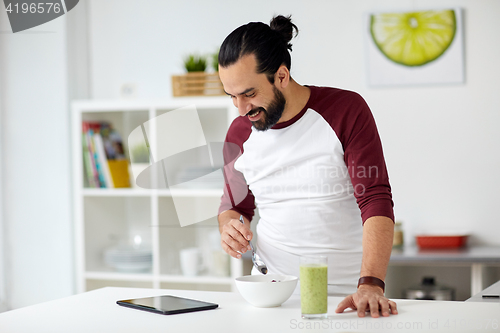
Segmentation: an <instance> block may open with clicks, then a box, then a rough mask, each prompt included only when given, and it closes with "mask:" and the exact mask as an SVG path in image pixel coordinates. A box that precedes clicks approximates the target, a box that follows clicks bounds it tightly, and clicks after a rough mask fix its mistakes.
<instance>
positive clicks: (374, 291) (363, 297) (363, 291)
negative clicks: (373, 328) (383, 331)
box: [335, 284, 398, 318]
mask: <svg viewBox="0 0 500 333" xmlns="http://www.w3.org/2000/svg"><path fill="white" fill-rule="evenodd" d="M347 308H351V309H353V310H357V311H358V317H364V316H365V312H367V311H369V312H370V314H371V316H372V317H373V318H378V317H379V312H381V313H382V316H384V317H388V316H389V313H392V314H398V309H397V306H396V303H395V302H393V301H391V300H389V299H387V298H386V297H385V296H384V292H383V291H382V288H380V287H378V286H372V285H366V284H363V285H361V286H359V288H358V290H357V291H356V292H355V293H354V294H352V295H349V296H347V297H346V298H344V299H343V300H342V302H340V303H339V305H338V306H337V309H335V312H336V313H341V312H344V310H345V309H347Z"/></svg>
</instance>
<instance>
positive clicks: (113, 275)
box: [85, 272, 154, 282]
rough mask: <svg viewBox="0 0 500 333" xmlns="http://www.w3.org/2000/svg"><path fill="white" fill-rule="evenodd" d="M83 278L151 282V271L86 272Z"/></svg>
mask: <svg viewBox="0 0 500 333" xmlns="http://www.w3.org/2000/svg"><path fill="white" fill-rule="evenodd" d="M85 278H87V279H91V280H108V281H142V282H153V280H154V278H153V275H152V274H151V273H122V272H86V273H85Z"/></svg>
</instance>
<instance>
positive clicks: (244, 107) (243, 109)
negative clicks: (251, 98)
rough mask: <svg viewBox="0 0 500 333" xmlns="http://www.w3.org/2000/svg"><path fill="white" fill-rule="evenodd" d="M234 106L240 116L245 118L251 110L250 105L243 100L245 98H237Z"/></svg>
mask: <svg viewBox="0 0 500 333" xmlns="http://www.w3.org/2000/svg"><path fill="white" fill-rule="evenodd" d="M236 104H237V105H236V107H237V108H238V112H239V113H240V116H245V115H246V114H247V113H248V112H249V111H250V110H252V103H249V102H248V101H247V100H245V98H239V99H238V100H237V102H236Z"/></svg>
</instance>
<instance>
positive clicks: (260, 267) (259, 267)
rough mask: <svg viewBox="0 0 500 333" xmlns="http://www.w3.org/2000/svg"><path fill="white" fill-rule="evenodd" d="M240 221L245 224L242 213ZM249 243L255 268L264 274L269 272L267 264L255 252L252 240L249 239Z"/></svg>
mask: <svg viewBox="0 0 500 333" xmlns="http://www.w3.org/2000/svg"><path fill="white" fill-rule="evenodd" d="M240 222H241V223H243V224H245V221H243V215H240ZM248 244H250V247H251V248H252V262H253V265H254V266H255V268H257V270H258V271H259V272H261V273H262V274H264V275H265V274H267V266H266V264H265V263H264V262H263V261H262V259H260V257H259V255H258V254H257V253H255V249H254V247H253V245H252V242H251V241H248Z"/></svg>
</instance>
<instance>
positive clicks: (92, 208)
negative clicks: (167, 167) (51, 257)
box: [71, 96, 243, 292]
mask: <svg viewBox="0 0 500 333" xmlns="http://www.w3.org/2000/svg"><path fill="white" fill-rule="evenodd" d="M192 105H194V106H195V107H196V111H197V114H198V118H199V122H200V125H201V130H202V131H200V133H201V134H203V136H204V139H205V141H206V142H223V141H224V138H225V135H226V133H227V129H228V127H229V125H230V124H231V122H232V121H233V119H234V118H236V117H237V116H238V112H237V110H236V108H235V107H234V105H233V104H232V102H231V100H230V99H229V98H227V97H222V98H221V97H212V96H210V97H208V96H207V97H201V98H188V97H186V98H174V99H171V100H158V101H155V100H142V101H141V100H133V101H130V100H127V101H124V100H86V101H73V102H72V104H71V107H72V132H73V133H72V162H73V163H72V164H73V175H72V178H73V196H74V198H73V199H74V216H73V218H74V221H75V258H76V284H77V291H78V292H83V291H86V290H89V289H95V288H102V287H105V286H122V287H123V286H125V287H146V288H160V287H162V285H165V286H172V285H175V286H177V287H179V288H180V289H182V288H187V289H192V288H195V289H196V288H198V289H199V290H221V289H223V290H232V289H233V285H234V283H233V278H234V277H235V276H240V275H241V274H242V270H243V269H242V265H241V263H240V262H238V263H235V262H233V261H230V265H229V267H227V273H228V274H229V275H230V277H229V276H222V277H219V276H207V275H201V276H193V277H190V276H183V275H182V274H181V272H182V270H181V265H180V255H179V252H180V251H181V250H182V249H184V248H188V247H198V248H200V249H202V253H208V254H207V255H204V257H203V259H204V260H207V262H208V261H210V260H211V255H212V254H210V253H212V252H206V251H207V249H214V248H217V250H220V248H219V246H220V244H219V241H218V239H217V237H220V234H219V231H218V222H217V211H218V207H219V205H220V197H221V196H222V194H223V190H222V186H223V181H222V180H221V181H220V183H218V185H220V188H209V187H205V188H204V187H203V186H208V184H204V183H203V184H201V185H200V187H194V186H196V185H195V184H193V183H189V182H186V183H183V184H182V185H180V186H176V188H175V189H174V188H170V189H143V188H140V187H136V186H134V187H131V188H87V187H84V184H87V182H85V181H84V180H85V176H86V173H85V172H86V170H85V168H84V167H83V166H84V161H83V154H82V121H87V122H103V121H106V122H109V123H110V124H112V126H113V128H114V129H115V130H116V131H117V132H118V133H120V135H121V137H122V140H123V143H124V146H125V148H127V147H128V144H130V145H132V146H133V147H134V146H135V145H136V144H143V143H144V144H145V142H146V141H147V142H148V144H149V147H150V151H153V152H155V153H156V152H157V150H155V149H157V148H158V147H161V146H164V144H163V143H164V142H173V141H172V140H179V138H180V137H182V135H183V134H184V132H182V131H179V133H177V132H169V134H171V135H172V137H168V136H162V135H161V134H164V133H163V132H159V131H158V128H157V127H156V126H155V122H150V120H152V119H155V118H157V117H161V116H163V115H165V114H167V113H169V112H172V111H175V110H177V109H179V108H182V107H187V106H192ZM146 124H147V126H146ZM143 125H144V126H145V127H144V128H143V129H147V130H148V133H147V135H146V134H144V133H143V135H142V136H141V135H139V137H138V138H137V140H136V141H137V142H136V141H134V140H135V138H134V137H132V141H131V142H129V141H130V138H131V134H132V133H135V132H134V131H136V130H137V129H138V128H141V126H143ZM201 134H200V135H201ZM200 137H201V136H200ZM127 139H128V140H127ZM146 139H147V140H146ZM169 140H170V141H169ZM160 143H161V144H160ZM151 147H153V148H151ZM155 147H156V148H155ZM176 154H178V153H176ZM162 156H163V155H162ZM165 156H170V155H165ZM181 157H182V156H181ZM181 157H179V158H177V159H172V161H171V162H172V164H171V166H172V170H171V171H172V174H171V175H172V176H174V175H179V174H180V173H181V172H182V171H183V170H184V169H183V168H188V167H192V166H206V163H207V161H206V159H205V155H203V154H200V155H199V156H193V158H192V161H191V160H189V161H187V162H186V161H185V159H184V158H183V157H182V158H181ZM211 163H213V162H211ZM219 164H220V163H219ZM137 167H139V166H137ZM140 167H141V168H144V166H140ZM136 169H138V168H136ZM136 171H137V170H136ZM169 175H170V174H169ZM132 184H134V185H135V183H132ZM181 221H192V223H191V224H185V225H184V227H182V224H181V223H180V222H181ZM137 236H140V237H141V239H142V241H143V242H144V243H145V244H150V245H151V250H152V268H151V270H150V271H149V272H144V273H143V272H138V273H134V272H131V273H127V272H120V271H115V270H112V269H111V268H109V267H107V266H106V265H105V264H104V260H103V251H105V249H108V248H110V247H111V246H115V245H116V244H120V243H124V242H131V241H134V240H135V238H136V237H137ZM216 236H217V237H216ZM214 244H215V246H214ZM220 251H222V250H220ZM204 272H205V274H209V273H210V274H216V273H218V271H213V272H212V271H208V270H207V271H204Z"/></svg>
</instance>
